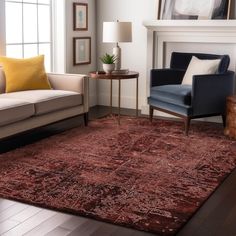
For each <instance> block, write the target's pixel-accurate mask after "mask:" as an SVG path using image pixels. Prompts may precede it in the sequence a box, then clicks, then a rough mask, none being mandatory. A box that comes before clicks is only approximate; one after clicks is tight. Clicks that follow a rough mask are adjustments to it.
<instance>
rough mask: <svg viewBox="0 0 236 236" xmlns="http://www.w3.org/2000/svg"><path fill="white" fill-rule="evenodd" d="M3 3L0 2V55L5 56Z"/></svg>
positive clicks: (0, 0)
mask: <svg viewBox="0 0 236 236" xmlns="http://www.w3.org/2000/svg"><path fill="white" fill-rule="evenodd" d="M4 9H5V1H2V0H0V55H5V44H6V38H5V10H4Z"/></svg>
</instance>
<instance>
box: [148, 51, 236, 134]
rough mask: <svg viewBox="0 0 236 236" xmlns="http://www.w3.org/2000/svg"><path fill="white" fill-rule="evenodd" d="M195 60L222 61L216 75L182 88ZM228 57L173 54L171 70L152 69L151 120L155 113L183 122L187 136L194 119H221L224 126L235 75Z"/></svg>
mask: <svg viewBox="0 0 236 236" xmlns="http://www.w3.org/2000/svg"><path fill="white" fill-rule="evenodd" d="M192 56H195V57H197V58H199V59H208V60H213V59H220V60H221V61H220V64H219V68H218V71H217V73H216V74H211V75H194V76H193V83H192V85H182V84H181V83H182V80H183V77H184V74H185V72H186V70H187V67H188V65H189V63H190V61H191V59H192ZM229 63H230V58H229V56H228V55H213V54H202V53H179V52H173V53H172V56H171V62H170V68H169V69H152V70H151V81H150V82H151V83H150V85H151V86H150V97H148V104H149V106H150V114H149V115H150V120H151V121H152V118H153V110H154V109H156V110H159V111H162V112H166V113H169V114H172V115H175V116H178V117H181V118H183V119H184V123H185V134H186V135H188V131H189V126H190V121H191V119H194V118H202V117H209V116H217V115H221V116H222V119H223V124H224V125H225V107H226V97H227V96H230V95H232V94H233V93H234V78H235V74H234V72H232V71H229V70H228V66H229Z"/></svg>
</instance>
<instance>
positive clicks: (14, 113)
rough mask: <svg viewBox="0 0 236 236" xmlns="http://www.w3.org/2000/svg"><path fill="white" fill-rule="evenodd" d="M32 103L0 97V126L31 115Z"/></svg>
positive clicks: (32, 111) (32, 112)
mask: <svg viewBox="0 0 236 236" xmlns="http://www.w3.org/2000/svg"><path fill="white" fill-rule="evenodd" d="M34 113H35V111H34V104H32V103H28V102H25V101H22V100H18V99H7V98H0V126H3V125H7V124H11V123H14V122H16V121H20V120H24V119H26V118H29V117H31V116H33V115H34Z"/></svg>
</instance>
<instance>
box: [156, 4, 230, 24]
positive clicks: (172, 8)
mask: <svg viewBox="0 0 236 236" xmlns="http://www.w3.org/2000/svg"><path fill="white" fill-rule="evenodd" d="M160 2H161V3H160V5H159V7H160V8H159V11H160V14H159V16H160V17H159V19H162V20H170V19H171V20H179V19H182V20H192V19H195V20H210V19H213V20H214V19H229V13H230V6H231V0H197V1H196V0H160Z"/></svg>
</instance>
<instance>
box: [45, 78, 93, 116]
mask: <svg viewBox="0 0 236 236" xmlns="http://www.w3.org/2000/svg"><path fill="white" fill-rule="evenodd" d="M47 76H48V80H49V82H50V84H51V86H52V88H53V89H57V90H67V91H72V92H77V93H80V94H82V95H83V103H84V109H85V112H88V107H89V78H88V77H87V76H86V75H80V74H53V73H48V74H47Z"/></svg>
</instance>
